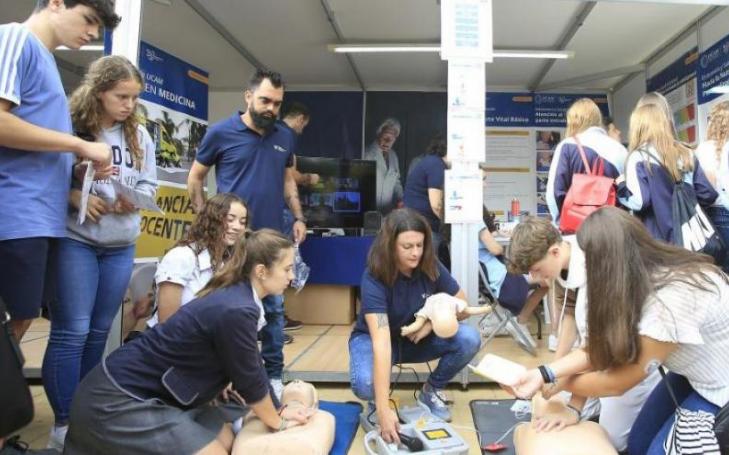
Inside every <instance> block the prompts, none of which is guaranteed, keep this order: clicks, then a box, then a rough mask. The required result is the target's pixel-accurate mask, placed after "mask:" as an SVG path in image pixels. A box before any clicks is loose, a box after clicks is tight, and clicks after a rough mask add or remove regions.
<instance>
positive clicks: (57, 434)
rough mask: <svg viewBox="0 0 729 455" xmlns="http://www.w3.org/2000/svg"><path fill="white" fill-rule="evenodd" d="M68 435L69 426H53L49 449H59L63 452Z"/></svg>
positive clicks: (47, 446)
mask: <svg viewBox="0 0 729 455" xmlns="http://www.w3.org/2000/svg"><path fill="white" fill-rule="evenodd" d="M66 433H68V425H60V426H56V425H53V426H52V427H51V434H50V436H48V445H46V448H48V449H58V450H60V451H63V444H64V442H65V441H66Z"/></svg>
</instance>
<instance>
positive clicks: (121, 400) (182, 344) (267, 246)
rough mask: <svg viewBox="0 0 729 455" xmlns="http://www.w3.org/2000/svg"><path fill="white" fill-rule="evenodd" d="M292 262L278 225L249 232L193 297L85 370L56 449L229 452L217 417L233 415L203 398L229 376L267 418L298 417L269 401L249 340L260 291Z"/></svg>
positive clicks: (278, 421)
mask: <svg viewBox="0 0 729 455" xmlns="http://www.w3.org/2000/svg"><path fill="white" fill-rule="evenodd" d="M293 262H294V250H293V245H292V243H291V241H290V240H288V239H286V238H285V237H283V236H282V235H281V234H279V233H277V232H275V231H272V230H270V229H262V230H260V231H256V232H254V233H252V234H250V235H249V236H248V238H247V239H246V241H245V242H241V243H240V244H239V245H238V247H237V250H236V253H235V254H234V257H233V258H232V259H231V260H230V261H228V263H227V264H226V267H225V268H224V269H223V270H221V271H220V273H219V274H217V275H216V276H215V277H213V279H212V280H211V281H210V282H209V283H208V284H207V286H206V287H205V288H204V289H203V290H202V291H201V292H200V297H199V298H197V299H196V300H195V301H193V302H190V304H188V305H185V306H183V307H182V308H180V309H179V310H178V311H177V312H176V313H175V314H174V315H173V316H172V317H171V318H170V319H168V320H167V321H166V322H165V323H164V324H158V325H156V326H154V327H153V328H151V329H150V330H147V331H145V332H144V333H143V334H142V335H141V336H139V337H138V338H136V339H135V340H134V341H132V342H130V343H127V344H125V345H124V346H122V347H121V348H119V349H118V350H116V351H114V352H113V353H112V354H111V355H110V356H109V357H107V358H106V359H105V360H104V361H102V363H101V364H100V365H98V366H97V367H96V368H94V369H93V370H92V371H91V372H90V373H89V374H88V375H87V376H86V378H85V379H84V380H83V381H82V382H81V384H80V385H79V389H78V393H77V394H76V396H75V399H74V401H73V404H72V406H71V417H70V427H69V432H68V436H67V437H66V447H65V452H64V453H66V454H71V455H73V454H91V453H104V454H126V453H197V454H228V453H230V450H231V447H232V444H233V433H232V430H231V429H230V427H229V426H228V425H226V424H225V423H226V421H228V422H229V421H232V420H234V419H236V418H237V417H240V415H229V414H227V413H226V412H225V410H224V409H222V407H220V406H213V405H211V404H210V402H211V400H213V399H214V398H215V397H216V396H218V395H219V394H220V393H221V392H223V390H224V389H225V388H226V386H228V384H231V385H230V390H232V391H234V392H236V393H237V395H239V396H240V397H241V398H242V400H243V401H245V403H247V404H248V406H250V408H251V410H252V411H253V413H255V414H256V416H258V417H259V418H260V419H261V421H263V423H265V424H266V426H267V427H268V428H270V429H272V430H278V431H281V430H285V429H286V428H288V427H291V426H295V425H298V424H303V423H306V422H307V420H308V415H307V414H306V413H305V412H303V411H302V410H295V409H288V408H284V409H280V410H277V409H276V407H275V406H274V403H275V401H274V400H272V398H271V394H270V391H269V390H270V386H269V384H268V378H267V376H266V371H265V369H264V367H263V362H262V359H261V354H260V352H259V351H258V345H257V342H256V333H257V326H258V321H259V319H260V318H261V317H262V313H263V307H262V303H261V299H263V298H264V297H266V296H267V295H278V294H281V293H283V291H284V289H286V287H287V286H288V285H289V282H290V281H291V279H292V278H293V272H292V268H293ZM237 409H240V408H237Z"/></svg>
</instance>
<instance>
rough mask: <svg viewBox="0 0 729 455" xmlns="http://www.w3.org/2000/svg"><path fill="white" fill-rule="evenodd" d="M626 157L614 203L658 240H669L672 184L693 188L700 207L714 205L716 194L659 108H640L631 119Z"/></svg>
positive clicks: (671, 222) (689, 151)
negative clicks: (632, 214) (623, 208)
mask: <svg viewBox="0 0 729 455" xmlns="http://www.w3.org/2000/svg"><path fill="white" fill-rule="evenodd" d="M628 148H629V149H630V153H629V155H628V160H627V163H626V165H625V175H624V179H623V178H622V177H623V176H621V178H620V179H618V180H617V183H618V199H619V201H620V202H621V203H622V204H623V205H624V206H625V207H627V208H629V209H630V210H632V211H633V212H634V214H635V215H636V216H638V218H640V219H641V220H642V221H643V223H644V224H645V226H646V228H647V229H648V232H650V233H651V235H652V236H653V237H654V238H656V239H659V240H663V241H665V242H671V241H672V238H673V215H672V214H673V210H672V199H673V191H674V187H675V184H676V182H680V181H684V182H686V183H689V184H691V185H692V186H693V189H694V191H695V193H696V199H697V200H698V202H699V204H701V205H702V206H709V205H711V204H713V203H714V201H715V200H716V198H717V193H716V191H715V190H714V188H713V187H712V186H711V183H709V181H708V179H707V178H706V174H704V171H703V169H702V167H701V165H700V164H699V163H698V162H697V160H696V159H695V157H694V155H693V152H692V151H691V149H690V148H688V147H687V146H686V145H684V144H682V143H681V142H679V141H678V140H677V139H676V137H675V135H674V128H673V122H672V120H671V118H670V117H667V114H666V110H665V108H664V107H663V106H661V104H660V103H647V104H646V103H644V104H642V105H639V106H638V107H636V108H635V110H634V111H633V113H632V115H631V116H630V143H629V146H628Z"/></svg>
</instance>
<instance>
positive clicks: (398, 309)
mask: <svg viewBox="0 0 729 455" xmlns="http://www.w3.org/2000/svg"><path fill="white" fill-rule="evenodd" d="M459 289H460V286H458V283H457V282H456V280H454V279H453V277H452V276H451V274H450V273H448V270H447V269H446V268H445V267H443V264H441V263H440V262H438V278H437V279H436V280H435V281H431V280H430V278H428V276H427V275H425V274H424V273H422V272H420V271H419V270H415V271H413V274H412V276H411V277H406V276H405V275H403V274H398V277H397V279H396V280H395V284H394V285H393V286H392V287H391V288H390V287H388V286H386V285H385V284H384V283H382V282H381V281H379V280H376V279H375V278H374V277H373V276H372V275H370V272H369V270H365V272H364V274H363V275H362V284H361V292H362V307H361V308H360V311H359V314H358V315H357V323H356V324H355V325H354V329H353V330H352V338H354V337H356V336H360V335H362V334H369V333H370V332H369V329H368V328H367V322H365V314H368V313H387V318H388V320H389V321H390V337H391V338H392V340H393V342H396V341H397V339H398V338H400V337H401V335H400V328H401V327H403V326H405V325H408V324H410V323H412V322H413V321H414V320H415V313H416V312H417V311H419V310H420V309H421V308H423V305H425V299H427V298H428V297H430V296H431V295H433V294H437V293H439V292H446V293H448V294H450V295H456V294H457V293H458V290H459Z"/></svg>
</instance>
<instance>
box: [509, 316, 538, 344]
mask: <svg viewBox="0 0 729 455" xmlns="http://www.w3.org/2000/svg"><path fill="white" fill-rule="evenodd" d="M514 324H516V325H518V326H519V328H520V329H521V335H522V336H520V334H519V332H518V331H517V330H516V327H514ZM514 324H506V330H507V331H508V332H509V335H511V336H512V337H514V339H515V340H517V341H526V342H528V343H529V345H530V346H531V347H532V349H536V348H537V340H535V339H534V338H533V337H532V334H531V333H530V332H529V327H528V326H527V325H526V324H522V323H521V322H519V321H517V320H514ZM524 339H526V340H524Z"/></svg>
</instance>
